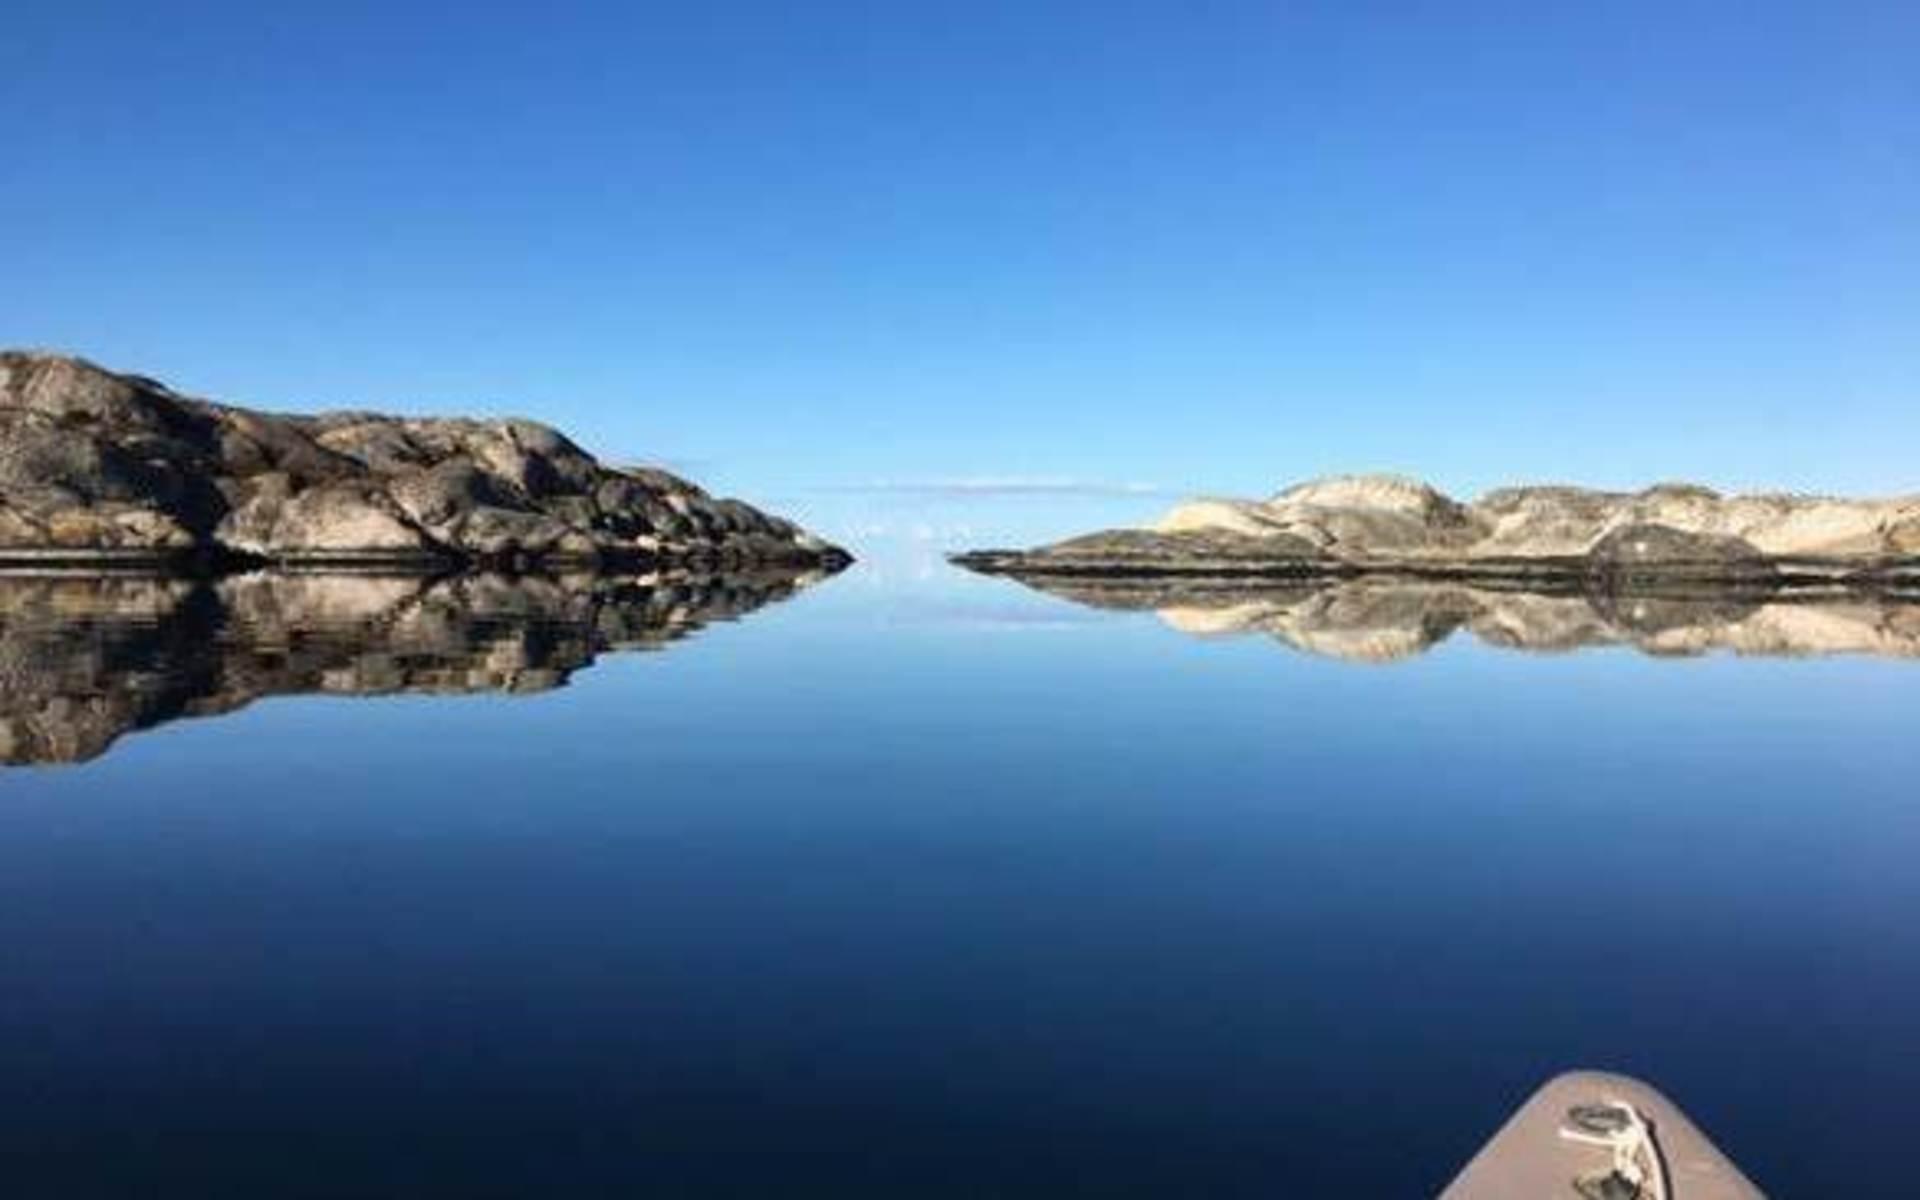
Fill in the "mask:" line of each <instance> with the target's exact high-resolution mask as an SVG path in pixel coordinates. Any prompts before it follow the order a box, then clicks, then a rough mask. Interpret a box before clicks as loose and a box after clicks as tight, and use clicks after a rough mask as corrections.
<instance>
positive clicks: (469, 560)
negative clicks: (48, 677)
mask: <svg viewBox="0 0 1920 1200" xmlns="http://www.w3.org/2000/svg"><path fill="white" fill-rule="evenodd" d="M236 560H237V561H239V562H242V563H245V562H247V561H272V562H277V563H282V564H305V565H315V564H329V565H342V564H345V565H359V566H366V565H376V566H382V567H393V566H398V565H414V566H438V567H444V566H447V565H449V564H456V565H461V566H466V567H474V566H494V567H499V566H506V567H511V568H514V569H524V568H527V567H530V566H534V565H543V566H547V567H551V568H557V569H572V568H577V567H597V568H615V567H618V568H636V567H649V566H655V565H693V566H699V567H701V568H705V569H715V568H727V569H731V568H737V567H742V566H750V565H755V564H782V565H788V566H799V567H810V566H828V567H831V566H835V565H840V564H844V563H845V562H847V561H848V556H847V554H846V552H845V551H843V550H840V549H838V548H837V547H834V546H830V545H828V544H826V543H825V542H823V541H821V540H820V539H819V538H816V537H814V536H813V535H811V534H809V533H807V532H806V531H805V530H803V529H801V528H799V527H798V526H796V525H794V524H793V523H792V522H791V521H788V520H786V519H784V518H781V517H777V516H773V515H772V514H769V513H765V512H762V511H760V510H759V509H756V508H754V507H753V506H751V505H748V504H744V503H742V502H740V501H738V500H723V499H716V498H714V497H712V496H709V495H708V494H707V493H706V492H704V491H702V490H701V489H700V488H699V487H697V486H695V485H694V484H692V483H689V482H688V481H686V480H684V479H681V478H679V477H678V476H675V475H671V474H669V473H667V472H665V471H658V470H652V469H646V468H630V469H618V468H612V467H608V466H605V465H603V464H601V463H599V462H598V461H596V460H595V459H594V458H593V457H592V456H591V455H589V454H588V453H586V452H585V451H584V450H582V449H580V448H579V447H578V446H576V445H574V444H573V443H572V442H570V441H568V440H567V439H566V438H565V437H564V436H562V435H561V434H560V433H558V432H556V431H554V430H552V429H549V428H547V427H546V426H544V425H540V424H537V423H535V422H532V421H522V420H485V421H482V420H466V419H457V418H449V419H425V418H401V417H388V416H378V415H375V414H371V413H361V412H336V413H322V414H319V415H315V416H291V415H280V414H270V413H263V412H254V411H250V410H247V409H243V408H236V407H232V406H230V405H223V404H215V403H211V402H209V401H205V400H197V399H193V398H191V397H186V396H181V395H178V394H176V393H174V392H173V391H171V390H170V389H168V388H167V387H165V386H164V385H162V384H159V383H156V382H155V381H153V380H151V379H146V378H143V377H141V376H136V375H123V374H117V373H114V372H111V371H107V370H103V369H102V368H100V367H97V366H95V365H93V364H92V363H89V362H87V361H85V360H83V359H77V358H68V357H63V356H59V355H49V354H36V353H28V352H20V351H0V563H11V564H15V565H21V564H44V563H48V562H62V563H79V564H100V563H130V562H137V563H142V564H148V565H161V564H165V565H169V566H193V567H196V568H205V567H209V566H228V567H230V566H231V565H233V563H234V561H236Z"/></svg>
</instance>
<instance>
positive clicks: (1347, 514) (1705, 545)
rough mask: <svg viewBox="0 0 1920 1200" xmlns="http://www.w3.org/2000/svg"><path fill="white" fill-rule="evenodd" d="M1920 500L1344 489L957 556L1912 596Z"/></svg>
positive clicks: (1051, 563)
mask: <svg viewBox="0 0 1920 1200" xmlns="http://www.w3.org/2000/svg"><path fill="white" fill-rule="evenodd" d="M1917 554H1920V496H1906V497H1899V498H1893V499H1885V500H1841V499H1832V498H1827V497H1817V496H1773V495H1759V496H1722V495H1720V494H1719V493H1717V492H1714V491H1711V490H1710V489H1707V488H1703V487H1696V486H1692V485H1688V484H1662V485H1659V486H1657V487H1652V488H1648V489H1646V490H1645V491H1641V492H1600V491H1590V490H1586V489H1581V488H1571V487H1517V488H1503V489H1500V490H1498V491H1494V492H1489V493H1487V494H1486V495H1485V496H1482V497H1481V498H1480V499H1479V500H1477V501H1475V502H1473V503H1471V504H1463V503H1461V502H1459V501H1456V500H1453V499H1451V498H1449V497H1447V496H1445V495H1442V494H1441V493H1440V492H1439V491H1437V490H1436V489H1434V488H1432V487H1430V486H1429V485H1427V484H1424V483H1420V482H1418V481H1416V480H1410V479H1403V478H1400V477H1398V476H1390V475H1359V476H1339V477H1335V478H1331V479H1322V480H1316V481H1313V482H1310V483H1305V484H1301V485H1298V486H1296V487H1291V488H1288V489H1286V490H1284V491H1282V492H1280V493H1279V494H1278V495H1276V496H1274V497H1273V498H1271V499H1268V500H1222V499H1203V500H1191V501H1187V502H1185V503H1183V504H1181V505H1179V506H1178V507H1176V508H1175V509H1174V510H1173V511H1172V512H1170V513H1168V514H1167V515H1166V516H1165V517H1163V518H1162V519H1161V520H1160V521H1159V522H1157V523H1156V524H1155V525H1153V526H1152V527H1151V528H1149V529H1137V530H1113V531H1108V532H1103V533H1094V534H1088V535H1085V536H1083V537H1077V538H1072V539H1069V540H1067V541H1064V542H1059V543H1056V544H1054V545H1051V546H1041V547H1037V548H1034V549H1031V550H982V551H974V552H971V553H968V554H963V555H959V556H956V559H955V561H956V562H959V563H960V564H961V565H963V566H967V567H970V568H973V569H975V570H980V571H985V572H989V573H1006V574H1014V575H1028V574H1054V575H1070V574H1082V575H1096V574H1097V575H1128V574H1137V575H1165V574H1187V575H1208V574H1218V575H1247V574H1260V575H1270V576H1286V575H1296V576H1302V577H1311V576H1328V575H1343V574H1359V573H1370V572H1383V573H1392V572H1398V573H1405V574H1412V575H1417V576H1426V577H1453V578H1461V579H1481V580H1490V579H1508V580H1563V581H1564V580H1569V579H1576V578H1598V579H1602V580H1605V581H1607V585H1608V586H1613V587H1616V588H1624V589H1631V588H1632V587H1633V586H1634V585H1635V584H1636V582H1637V581H1640V580H1656V581H1658V580H1667V581H1672V580H1675V579H1693V580H1701V581H1721V582H1732V583H1741V584H1755V583H1764V582H1766V581H1768V580H1776V579H1777V580H1781V581H1792V580H1796V579H1848V580H1880V581H1882V582H1896V583H1897V582H1901V581H1903V580H1906V579H1910V578H1912V576H1913V574H1914V572H1915V571H1916V569H1920V559H1916V555H1917Z"/></svg>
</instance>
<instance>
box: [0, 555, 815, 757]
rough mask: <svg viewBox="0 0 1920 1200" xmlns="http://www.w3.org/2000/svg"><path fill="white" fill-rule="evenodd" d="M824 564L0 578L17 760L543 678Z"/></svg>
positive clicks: (2, 720) (6, 695)
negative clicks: (285, 705)
mask: <svg viewBox="0 0 1920 1200" xmlns="http://www.w3.org/2000/svg"><path fill="white" fill-rule="evenodd" d="M818 578H819V573H818V572H811V571H810V572H796V571H787V570H762V571H756V572H749V573H743V574H731V575H681V576H672V577H658V576H648V577H637V578H622V577H608V576H573V577H544V576H541V577H535V576H512V577H509V576H500V575H456V576H446V577H440V578H427V577H421V576H370V575H320V574H272V573H258V574H251V575H241V576H234V577H231V578H227V579H222V580H217V581H211V582H209V581H199V580H190V579H175V578H154V577H127V576H118V577H116V576H88V577H76V576H38V577H0V762H3V763H8V764H20V763H65V762H83V761H85V760H87V759H91V758H94V757H96V756H98V755H100V754H102V753H104V752H105V751H106V750H107V749H108V747H110V746H111V745H112V744H113V742H114V741H115V739H117V738H118V737H119V736H120V735H121V734H123V733H126V732H127V731H129V730H133V729H142V728H146V727H148V726H152V725H157V724H160V723H162V722H165V721H170V720H175V719H177V718H181V717H193V716H206V715H210V714H216V713H224V712H231V711H233V710H235V709H238V708H241V707H243V706H245V705H246V704H248V703H250V702H252V701H253V700H256V699H258V698H260V697H262V696H269V695H284V694H291V693H305V692H326V693H333V694H340V695H355V696H363V695H387V694H393V693H401V692H425V693H468V692H538V691H544V690H546V689H549V688H555V687H559V686H561V685H562V684H564V683H566V681H567V678H568V676H569V675H571V674H572V673H573V672H574V671H576V670H578V669H580V668H582V667H585V666H587V665H589V664H591V663H592V662H593V660H594V658H595V657H596V656H597V655H599V654H602V653H606V652H609V651H620V650H651V649H658V648H660V647H663V646H665V645H667V644H668V643H670V642H673V641H674V640H676V639H678V638H681V637H685V636H686V635H687V634H689V633H691V632H693V631H694V630H697V629H699V628H700V627H702V626H703V625H706V624H708V623H710V622H714V621H725V620H731V619H733V618H735V617H738V616H741V615H743V614H745V613H748V612H751V611H753V610H754V609H756V608H759V607H760V606H762V605H764V604H768V603H772V602H774V601H777V600H782V599H785V598H786V597H788V596H790V595H792V594H793V593H794V592H796V591H798V590H799V589H800V588H802V587H805V586H806V585H808V584H810V583H812V582H814V581H815V580H816V579H818Z"/></svg>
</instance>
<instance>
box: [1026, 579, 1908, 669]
mask: <svg viewBox="0 0 1920 1200" xmlns="http://www.w3.org/2000/svg"><path fill="white" fill-rule="evenodd" d="M1028 582H1030V583H1032V584H1033V585H1034V586H1036V587H1040V588H1042V589H1043V590H1045V591H1047V592H1048V593H1050V594H1052V595H1057V596H1060V597H1062V598H1064V599H1068V600H1073V601H1075V602H1077V603H1081V604H1086V605H1090V606H1093V607H1097V608H1106V609H1119V610H1127V611H1151V612H1154V613H1156V614H1157V615H1158V616H1159V618H1160V620H1162V621H1163V622H1165V623H1166V624H1167V625H1168V626H1169V627H1171V628H1173V629H1176V630H1178V631H1180V632H1182V633H1186V634H1190V635H1193V636H1198V637H1218V636H1229V635H1248V634H1264V635H1266V636H1268V637H1271V638H1273V639H1275V640H1276V641H1278V642H1280V643H1281V644H1283V645H1285V646H1288V647H1290V648H1292V649H1295V650H1300V651H1303V652H1306V653H1309V654H1314V655H1318V656H1322V657H1328V658H1337V659H1341V660H1344V661H1348V662H1367V663H1380V662H1392V661H1396V660H1400V659H1405V658H1411V657H1414V656H1416V655H1419V654H1423V653H1425V652H1426V651H1427V650H1429V649H1431V648H1433V647H1434V646H1436V645H1438V644H1440V643H1441V642H1444V641H1446V640H1447V639H1448V638H1449V637H1452V636H1453V635H1454V634H1455V633H1457V632H1460V631H1463V630H1464V631H1466V632H1469V633H1471V634H1473V635H1474V636H1475V637H1476V638H1478V639H1479V640H1480V641H1481V642H1483V643H1485V644H1487V645H1489V646H1494V647H1497V648H1501V649H1507V650H1524V651H1532V652H1535V653H1562V652H1567V651H1572V650H1578V649H1581V648H1584V647H1591V646H1627V647H1632V648H1634V649H1637V650H1639V651H1641V652H1643V653H1646V654H1651V655H1660V656H1663V657H1677V656H1693V655H1701V654H1709V653H1714V652H1728V653H1733V654H1742V655H1764V656H1776V655H1777V656H1794V657H1801V656H1812V655H1830V654H1864V655H1876V656H1882V657H1893V658H1910V659H1920V590H1915V591H1895V592H1885V593H1879V594H1872V595H1866V594H1854V593H1848V592H1844V591H1838V592H1834V591H1829V592H1827V593H1826V594H1818V593H1809V592H1805V591H1793V590H1785V591H1762V592H1744V591H1741V590H1738V589H1721V588H1715V589H1703V590H1696V591H1693V592H1690V593H1689V592H1684V591H1676V592H1673V593H1671V594H1667V595H1648V594H1621V593H1618V592H1608V591H1595V590H1581V589H1568V590H1563V591H1558V592H1543V591H1517V590H1501V589H1496V588H1489V587H1484V586H1476V585H1473V584H1465V583H1456V582H1450V581H1444V580H1424V579H1409V578H1405V577H1394V576H1382V575H1362V576H1357V577H1351V578H1321V579H1317V580H1300V581H1294V582H1291V583H1265V584H1263V583H1260V582H1255V581H1246V580H1240V581H1232V580H1221V579H1208V578H1204V577H1200V576H1184V575H1172V576H1161V577H1157V578H1147V577H1142V576H1134V577H1112V576H1098V575H1056V576H1050V577H1044V578H1035V579H1030V580H1028Z"/></svg>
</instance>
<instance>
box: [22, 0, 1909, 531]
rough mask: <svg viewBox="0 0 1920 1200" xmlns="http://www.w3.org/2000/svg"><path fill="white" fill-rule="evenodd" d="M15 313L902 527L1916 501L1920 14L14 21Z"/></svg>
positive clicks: (1381, 6)
mask: <svg viewBox="0 0 1920 1200" xmlns="http://www.w3.org/2000/svg"><path fill="white" fill-rule="evenodd" d="M7 40H8V54H7V59H8V65H7V68H6V70H5V71H4V72H0V135H4V138H5V144H6V146H7V151H6V154H5V156H4V159H3V160H0V161H4V164H5V165H4V166H0V230H4V231H5V235H4V236H5V246H6V262H7V270H6V286H5V287H4V288H0V343H6V344H31V345H45V346H52V347H57V348H62V349H68V350H72V351H76V352H80V353H84V354H87V355H89V356H90V357H94V358H96V359H98V360H100V361H102V362H105V363H107V364H109V365H112V366H116V367H121V368H125V369H130V370H137V371H141V372H144V373H148V374H153V375H157V376H160V377H162V378H165V379H167V380H169V381H170V382H172V383H174V384H175V385H176V386H178V387H180V388H182V389H184V390H190V391H197V392H201V393H204V394H209V395H214V396H218V397H222V398H228V399H233V400H237V401H243V402H250V403H257V404H261V405H264V406H269V407H282V408H303V407H320V406H333V407H344V406H352V407H378V408H388V409H394V410H400V411H419V412H435V411H440V412H458V411H499V412H507V411H511V412H519V413H524V414H526V415H530V416H534V417H537V418H539V419H543V420H547V421H550V422H552V423H554V424H557V425H559V426H561V427H563V428H565V429H567V430H568V431H569V432H571V433H573V434H574V435H575V436H576V437H577V438H578V439H579V440H580V441H581V442H582V443H583V444H585V445H587V446H588V447H589V448H591V449H594V450H596V451H598V452H601V453H602V454H604V455H605V456H607V457H610V458H615V459H624V458H653V459H660V460H666V461H669V462H672V463H676V464H680V465H682V466H684V467H685V468H686V469H687V470H688V471H689V472H690V473H692V474H694V475H695V476H696V477H697V478H699V479H701V480H702V481H703V482H707V483H710V484H711V485H713V486H715V487H716V488H717V489H719V490H723V491H727V492H732V493H737V494H741V495H744V496H746V497H748V498H750V499H754V500H758V501H763V502H768V503H772V504H775V505H776V506H779V507H782V508H784V509H786V510H788V511H792V512H795V513H797V514H798V515H800V516H802V517H804V518H807V519H810V520H811V521H813V522H815V523H816V524H818V525H819V526H820V527H821V528H823V529H824V530H826V531H828V532H831V533H836V534H838V535H840V536H845V537H852V538H854V539H855V540H856V541H858V540H860V539H862V538H865V539H868V540H882V539H886V538H894V537H906V538H908V539H910V540H911V539H917V540H919V541H923V542H934V543H939V544H951V543H953V542H957V541H976V542H1000V541H1007V540H1024V539H1028V538H1033V537H1040V536H1049V535H1054V534H1061V533H1066V532H1070V531H1072V530H1074V529H1077V528H1080V527H1084V526H1085V525H1087V524H1090V523H1101V522H1104V521H1107V520H1123V519H1134V518H1138V517H1144V516H1147V515H1150V514H1151V513H1152V512H1153V511H1155V510H1156V509H1158V508H1160V507H1162V506H1164V504H1165V503H1166V499H1165V497H1164V496H1162V495H1161V494H1160V493H1162V492H1182V491H1188V490H1204V491H1217V492H1266V491H1270V490H1272V489H1274V488H1276V487H1278V486H1279V485H1281V484H1283V483H1285V482H1288V481H1291V480H1294V479H1297V478H1299V477H1302V476H1306V475H1311V474H1316V473H1322V472H1328V471H1343V470H1365V469H1392V470H1399V471H1405V472H1409V473H1414V474H1419V475H1422V476H1424V477H1427V478H1430V479H1432V480H1434V481H1435V482H1436V483H1438V484H1440V485H1441V486H1443V487H1446V488H1448V489H1449V490H1453V491H1455V492H1459V493H1462V494H1470V493H1472V492H1474V491H1477V490H1479V489H1481V488H1484V487H1487V486H1491V485H1494V484H1497V483H1502V482H1512V481H1519V480H1523V479H1556V480H1570V481H1576V482H1588V483H1594V484H1604V485H1630V484H1639V483H1644V482H1648V481H1652V480H1656V479H1662V478H1673V477H1691V478H1697V479H1701V480H1704V481H1706V482H1710V483H1714V484H1717V485H1720V486H1726V487H1741V486H1785V487H1798V488H1818V489H1828V490H1848V491H1852V490H1860V491H1906V490H1915V489H1920V472H1916V470H1915V468H1914V466H1913V463H1914V451H1915V448H1916V447H1917V446H1920V70H1916V69H1915V67H1914V64H1915V63H1920V12H1916V11H1915V10H1914V8H1913V6H1912V5H1911V4H1905V3H1885V4H1868V3H1845V2H1841V3H1819V4H1816V3H1805V4H1793V5H1779V4H1764V3H1759V4H1739V5H1735V4H1730V3H1717V4H1691V3H1685V2H1679V3H1672V2H1666V3H1657V4H1656V3H1626V2H1622V3H1596V4H1580V5H1571V4H1568V5H1561V4H1539V3H1537V2H1535V3H1525V4H1521V3H1514V4H1474V3H1459V4H1444V5H1443V4H1423V3H1394V4H1387V3H1375V4H1368V3H1354V2H1349V3H1327V4H1282V3H1263V4H1236V3H1195V2H1189V3H1182V4H1173V3H1164V4H1130V3H1119V2H1115V0H1107V2H1105V3H1097V4H1096V3H1084V4H1083V3H1040V2H1035V0H1025V2H1023V3H999V2H997V0H988V2H983V3H971V4H966V5H960V4H942V5H913V4H904V3H870V4H853V3H840V2H836V0H820V2H817V3H810V4H791V3H780V4H773V3H768V4H744V3H727V2H724V0H718V2H709V3H702V4H698V5H693V4H686V5H647V4H631V5H606V6H582V5H575V4H569V3H548V4H543V5H539V6H501V5H488V4H484V3H480V4H471V5H467V6H463V7H460V8H458V9H455V8H449V7H446V6H439V5H434V6H426V5H421V6H412V7H411V9H410V10H409V6H403V5H394V4H362V3H333V4H327V5H301V6H293V5H285V6H282V5H259V4H184V5H172V6H154V5H144V4H143V5H107V4H88V3H84V2H78V0H76V2H72V3H63V4H58V5H56V4H50V3H34V4H28V5H23V6H18V10H17V11H13V12H10V13H9V15H8V18H7Z"/></svg>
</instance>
